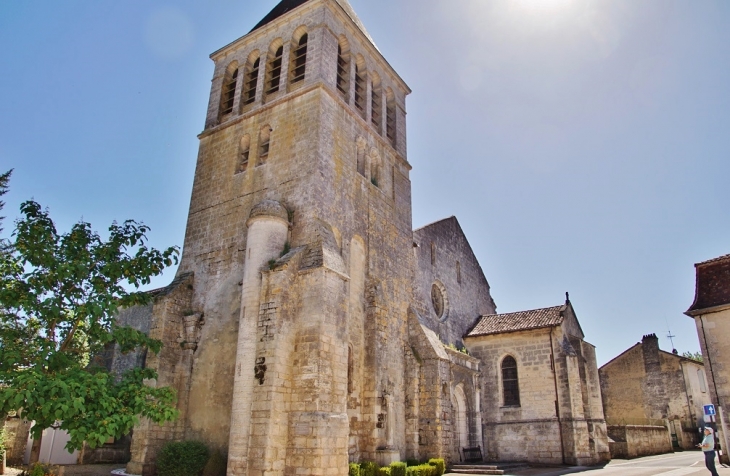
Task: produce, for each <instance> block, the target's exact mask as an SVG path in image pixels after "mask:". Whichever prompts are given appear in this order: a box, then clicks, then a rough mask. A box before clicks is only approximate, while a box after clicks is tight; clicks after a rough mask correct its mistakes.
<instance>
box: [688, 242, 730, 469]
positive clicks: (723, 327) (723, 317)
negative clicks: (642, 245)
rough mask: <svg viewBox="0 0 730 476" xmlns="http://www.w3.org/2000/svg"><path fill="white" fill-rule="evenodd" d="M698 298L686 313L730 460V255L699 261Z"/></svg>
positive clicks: (724, 452)
mask: <svg viewBox="0 0 730 476" xmlns="http://www.w3.org/2000/svg"><path fill="white" fill-rule="evenodd" d="M695 269H696V273H697V283H696V287H695V300H694V302H693V303H692V305H691V306H690V308H689V309H688V310H687V312H685V314H687V315H688V316H690V317H692V318H694V320H695V324H696V325H697V335H698V337H699V339H700V348H701V349H702V357H703V358H704V361H705V363H706V364H707V365H706V372H707V380H708V389H709V391H710V398H711V399H712V403H713V404H714V405H716V407H717V413H718V416H719V417H720V419H721V421H719V422H718V430H719V432H718V433H719V440H720V444H721V445H722V449H723V456H722V461H723V462H725V463H729V462H730V460H729V459H728V450H729V449H730V445H728V439H730V435H728V429H730V422H729V421H728V418H730V415H729V411H730V255H725V256H721V257H719V258H715V259H711V260H709V261H704V262H702V263H698V264H695Z"/></svg>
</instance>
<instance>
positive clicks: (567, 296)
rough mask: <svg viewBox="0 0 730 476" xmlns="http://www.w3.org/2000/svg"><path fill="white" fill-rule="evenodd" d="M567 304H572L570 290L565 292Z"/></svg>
mask: <svg viewBox="0 0 730 476" xmlns="http://www.w3.org/2000/svg"><path fill="white" fill-rule="evenodd" d="M565 304H570V294H569V293H568V292H566V293H565Z"/></svg>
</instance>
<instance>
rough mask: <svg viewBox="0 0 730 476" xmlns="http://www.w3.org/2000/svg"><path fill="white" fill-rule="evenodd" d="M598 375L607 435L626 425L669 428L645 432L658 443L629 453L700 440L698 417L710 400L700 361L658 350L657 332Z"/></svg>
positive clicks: (689, 446) (642, 453)
mask: <svg viewBox="0 0 730 476" xmlns="http://www.w3.org/2000/svg"><path fill="white" fill-rule="evenodd" d="M598 374H599V376H600V378H601V393H602V394H603V410H604V413H605V415H606V421H607V422H608V425H609V436H611V437H612V438H614V433H613V432H614V431H618V432H620V433H621V434H622V433H623V432H624V431H625V430H624V429H614V427H625V426H660V427H664V428H666V431H667V432H668V434H667V435H664V434H663V433H662V432H661V431H659V432H657V431H656V430H647V431H650V432H651V434H652V435H658V436H657V441H656V442H654V443H653V444H652V445H646V446H645V447H644V448H643V449H641V451H640V452H639V451H638V450H637V451H636V452H632V453H631V456H645V455H647V454H660V453H667V452H671V451H672V450H673V448H674V449H685V450H690V449H694V447H695V445H696V444H697V443H699V436H700V434H699V432H700V427H699V426H698V421H702V415H703V406H704V405H706V404H709V403H710V394H709V393H708V388H707V378H706V376H705V368H704V365H703V364H702V362H698V361H696V360H692V359H688V358H686V357H682V356H680V355H677V354H675V353H669V352H664V351H663V350H660V349H659V339H658V338H657V336H656V334H649V335H645V336H644V337H643V339H642V341H641V342H639V343H637V344H636V345H634V346H633V347H631V348H629V349H627V350H626V351H625V352H623V353H622V354H620V355H619V356H617V357H615V358H614V359H613V360H611V361H610V362H608V363H607V364H605V365H603V366H602V367H601V368H600V369H599V370H598ZM631 431H639V430H635V429H631ZM647 438H649V437H645V438H644V439H645V440H646V439H647ZM614 439H616V438H614ZM632 451H633V450H632ZM614 456H617V455H614Z"/></svg>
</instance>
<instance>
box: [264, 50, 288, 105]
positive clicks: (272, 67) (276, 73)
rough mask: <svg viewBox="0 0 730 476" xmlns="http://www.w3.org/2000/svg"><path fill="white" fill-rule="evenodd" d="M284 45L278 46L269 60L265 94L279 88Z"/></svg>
mask: <svg viewBox="0 0 730 476" xmlns="http://www.w3.org/2000/svg"><path fill="white" fill-rule="evenodd" d="M283 55H284V47H283V46H279V47H278V48H277V49H276V51H275V52H274V54H273V56H272V57H271V60H270V61H269V64H268V67H267V72H266V94H273V93H275V92H277V91H278V90H279V85H280V84H281V61H282V57H283Z"/></svg>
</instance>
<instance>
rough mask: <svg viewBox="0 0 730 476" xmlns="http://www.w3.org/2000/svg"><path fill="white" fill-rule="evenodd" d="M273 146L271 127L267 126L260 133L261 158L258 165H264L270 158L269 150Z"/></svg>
mask: <svg viewBox="0 0 730 476" xmlns="http://www.w3.org/2000/svg"><path fill="white" fill-rule="evenodd" d="M270 145H271V127H270V126H268V125H266V126H264V127H262V128H261V132H259V158H258V162H257V163H256V165H257V166H258V165H264V164H265V163H266V160H267V159H268V158H269V148H270Z"/></svg>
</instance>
